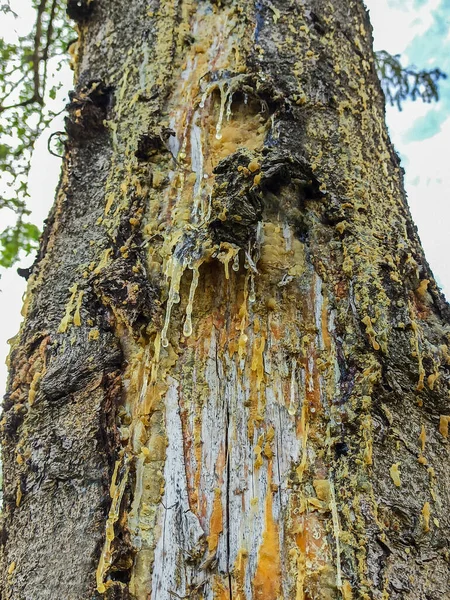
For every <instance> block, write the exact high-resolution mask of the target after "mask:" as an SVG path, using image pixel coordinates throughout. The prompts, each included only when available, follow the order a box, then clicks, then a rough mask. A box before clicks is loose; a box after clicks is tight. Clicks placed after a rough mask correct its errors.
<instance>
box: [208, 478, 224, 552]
mask: <svg viewBox="0 0 450 600" xmlns="http://www.w3.org/2000/svg"><path fill="white" fill-rule="evenodd" d="M222 531H223V509H222V495H221V493H220V489H219V488H216V489H215V490H214V503H213V509H212V514H211V520H210V523H209V536H208V550H209V553H210V554H214V553H215V552H216V550H217V545H218V544H219V536H220V534H221V533H222Z"/></svg>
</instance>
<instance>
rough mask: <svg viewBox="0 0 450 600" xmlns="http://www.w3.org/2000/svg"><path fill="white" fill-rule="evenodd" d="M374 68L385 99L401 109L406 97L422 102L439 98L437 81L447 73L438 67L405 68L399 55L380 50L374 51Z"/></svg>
mask: <svg viewBox="0 0 450 600" xmlns="http://www.w3.org/2000/svg"><path fill="white" fill-rule="evenodd" d="M375 60H376V68H377V71H378V76H379V78H380V82H381V87H382V88H383V91H384V95H385V96H386V101H387V102H389V103H390V104H391V105H392V106H395V105H397V108H398V109H399V110H402V102H404V101H405V100H407V99H411V100H418V99H419V98H421V99H422V101H423V102H433V101H436V102H437V101H438V100H439V87H438V83H439V81H440V80H441V79H446V78H447V75H446V74H445V73H443V72H442V71H441V70H440V69H437V68H436V69H431V70H430V71H426V70H424V69H423V70H421V71H420V70H417V69H416V68H415V67H414V66H411V67H408V68H405V67H403V66H402V63H401V62H400V55H399V54H396V55H395V56H393V55H392V54H389V52H386V50H380V51H379V52H376V53H375Z"/></svg>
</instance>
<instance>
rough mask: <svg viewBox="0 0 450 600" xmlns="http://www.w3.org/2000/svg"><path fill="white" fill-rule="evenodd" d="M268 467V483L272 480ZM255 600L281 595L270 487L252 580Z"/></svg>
mask: <svg viewBox="0 0 450 600" xmlns="http://www.w3.org/2000/svg"><path fill="white" fill-rule="evenodd" d="M271 471H272V467H271V464H270V465H269V477H268V479H269V481H270V480H271V479H272V473H271ZM252 585H253V591H254V598H255V600H276V598H278V597H279V595H280V593H281V560H280V539H279V534H278V525H277V523H276V522H275V520H274V518H273V512H272V490H271V487H270V485H269V486H268V490H267V497H266V513H265V530H264V533H263V540H262V543H261V546H260V548H259V553H258V566H257V567H256V573H255V576H254V578H253V582H252Z"/></svg>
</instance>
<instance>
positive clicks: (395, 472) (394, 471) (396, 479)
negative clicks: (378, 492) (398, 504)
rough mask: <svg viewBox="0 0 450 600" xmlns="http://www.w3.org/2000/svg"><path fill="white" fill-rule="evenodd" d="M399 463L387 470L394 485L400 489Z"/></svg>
mask: <svg viewBox="0 0 450 600" xmlns="http://www.w3.org/2000/svg"><path fill="white" fill-rule="evenodd" d="M399 467H400V463H394V464H393V465H392V467H391V468H390V469H389V474H390V476H391V478H392V481H393V482H394V485H396V486H397V487H400V486H401V484H402V482H401V481H400V470H399Z"/></svg>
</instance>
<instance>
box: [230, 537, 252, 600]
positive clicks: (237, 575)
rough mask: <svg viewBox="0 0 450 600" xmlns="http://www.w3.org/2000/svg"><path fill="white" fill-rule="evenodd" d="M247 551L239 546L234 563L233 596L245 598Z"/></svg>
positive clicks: (239, 598) (239, 599) (238, 598)
mask: <svg viewBox="0 0 450 600" xmlns="http://www.w3.org/2000/svg"><path fill="white" fill-rule="evenodd" d="M247 563H248V552H247V550H245V549H244V548H241V549H240V550H239V552H238V555H237V558H236V562H235V564H234V571H233V575H234V582H233V583H234V585H233V598H236V600H245V572H246V570H247Z"/></svg>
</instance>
